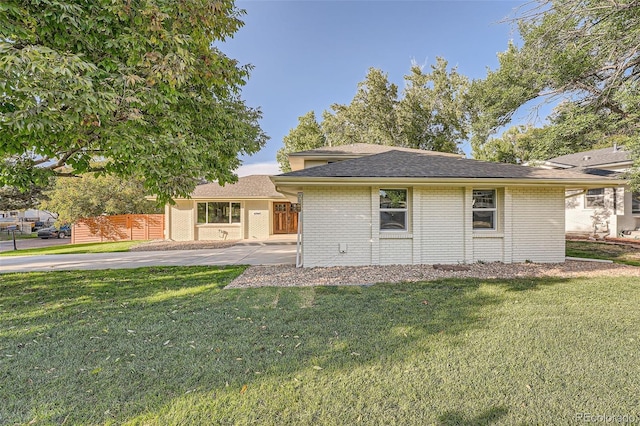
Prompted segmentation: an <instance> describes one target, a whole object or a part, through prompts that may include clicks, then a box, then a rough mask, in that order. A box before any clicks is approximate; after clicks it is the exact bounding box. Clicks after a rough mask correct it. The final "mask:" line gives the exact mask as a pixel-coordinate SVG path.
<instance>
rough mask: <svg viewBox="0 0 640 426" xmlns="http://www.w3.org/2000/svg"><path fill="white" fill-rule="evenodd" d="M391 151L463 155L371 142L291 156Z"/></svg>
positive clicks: (342, 154) (359, 154) (369, 153)
mask: <svg viewBox="0 0 640 426" xmlns="http://www.w3.org/2000/svg"><path fill="white" fill-rule="evenodd" d="M389 151H404V152H415V153H421V154H431V155H444V156H447V157H461V154H451V153H447V152H437V151H426V150H423V149H413V148H403V147H398V146H390V145H376V144H369V143H353V144H349V145H338V146H324V147H322V148H316V149H310V150H307V151H298V152H292V153H291V154H289V156H290V157H309V156H320V157H325V156H353V155H357V156H361V155H372V154H380V153H383V152H389Z"/></svg>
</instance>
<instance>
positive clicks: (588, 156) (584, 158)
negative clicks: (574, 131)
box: [582, 155, 591, 161]
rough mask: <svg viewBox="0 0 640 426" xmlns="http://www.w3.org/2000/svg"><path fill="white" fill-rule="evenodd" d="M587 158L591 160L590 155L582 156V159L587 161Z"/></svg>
mask: <svg viewBox="0 0 640 426" xmlns="http://www.w3.org/2000/svg"><path fill="white" fill-rule="evenodd" d="M589 160H591V156H590V155H585V156H584V157H582V161H589Z"/></svg>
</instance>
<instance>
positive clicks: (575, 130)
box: [469, 0, 640, 157]
mask: <svg viewBox="0 0 640 426" xmlns="http://www.w3.org/2000/svg"><path fill="white" fill-rule="evenodd" d="M534 5H535V7H532V8H530V9H528V10H526V11H523V12H522V13H521V15H520V16H519V18H518V25H519V30H520V34H521V36H522V39H523V40H524V43H523V44H522V46H521V47H516V46H515V45H510V46H509V48H508V50H507V51H506V52H504V53H502V54H501V55H499V61H500V66H499V68H498V69H497V70H495V71H489V73H488V75H487V77H486V79H484V80H481V81H476V82H474V83H473V85H472V88H471V92H470V93H471V96H470V98H469V99H471V100H472V102H471V104H472V105H473V106H472V108H471V110H472V112H473V114H472V118H473V130H474V137H473V141H472V146H473V149H474V154H475V153H479V152H481V151H482V149H483V145H484V144H485V143H487V141H488V140H489V139H490V135H491V134H492V133H493V132H495V131H496V130H497V129H499V128H500V127H501V126H505V125H508V124H509V123H510V121H511V118H512V116H513V114H514V112H515V111H516V110H518V109H519V108H520V107H522V106H523V105H525V104H527V103H528V102H530V101H540V100H542V101H552V102H557V101H559V100H562V102H561V103H559V106H558V107H557V108H556V111H555V112H554V114H553V116H552V117H551V120H550V123H549V124H548V125H547V126H545V128H544V132H543V133H541V134H540V135H541V136H543V138H541V139H540V140H539V143H540V144H541V145H542V149H538V150H537V151H538V152H539V155H546V156H547V157H553V156H555V155H562V154H566V153H568V152H575V151H579V150H583V149H589V148H591V147H596V146H599V145H601V144H602V143H603V141H609V142H611V141H614V140H615V141H617V142H623V143H625V144H626V145H627V147H628V148H629V149H631V150H632V151H633V152H636V151H637V149H638V148H637V145H638V141H639V140H640V138H639V136H640V109H638V105H640V86H639V84H640V44H639V43H638V40H640V1H637V0H623V1H601V0H538V1H537V2H535V3H534ZM529 105H530V103H529Z"/></svg>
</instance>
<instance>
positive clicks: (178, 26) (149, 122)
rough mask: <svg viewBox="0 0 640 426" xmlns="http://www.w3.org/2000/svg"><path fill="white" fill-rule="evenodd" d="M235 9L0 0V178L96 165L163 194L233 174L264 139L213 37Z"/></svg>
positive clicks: (239, 80)
mask: <svg viewBox="0 0 640 426" xmlns="http://www.w3.org/2000/svg"><path fill="white" fill-rule="evenodd" d="M242 14H243V11H242V10H239V9H237V8H236V7H235V5H234V2H233V1H232V0H216V1H213V0H202V1H200V0H186V1H169V0H144V1H141V0H96V1H93V2H86V1H82V0H55V1H53V0H39V1H35V0H32V1H16V0H9V1H5V2H3V3H2V4H1V5H0V165H1V166H2V168H1V169H0V185H4V184H7V185H12V186H16V187H19V188H28V187H29V186H31V185H33V184H40V183H43V182H45V181H46V180H47V179H48V178H49V177H50V176H51V175H53V174H57V175H59V176H64V175H69V176H72V175H77V174H81V173H85V172H92V171H100V172H104V173H109V174H114V175H117V176H120V177H122V178H127V177H130V176H143V178H144V187H145V188H146V190H147V191H148V192H150V193H154V194H157V195H158V199H159V200H160V201H167V200H169V199H170V198H171V197H173V196H186V195H188V194H189V193H190V192H191V191H192V189H193V188H194V187H195V185H196V184H197V182H198V181H199V180H200V179H201V178H205V179H208V180H218V181H219V182H222V183H224V182H229V181H233V180H234V179H235V176H234V174H233V170H234V169H236V168H237V167H238V166H239V160H238V154H243V153H246V154H251V153H254V152H256V151H258V150H259V149H260V148H261V147H262V145H263V144H264V142H265V140H266V136H265V135H264V134H263V132H262V131H261V130H260V127H259V125H258V119H259V118H260V112H259V111H258V110H256V109H252V108H249V107H247V106H246V105H245V104H244V102H243V101H242V100H241V99H240V98H239V90H240V87H241V86H242V85H243V84H244V83H245V81H246V79H247V78H248V72H249V67H248V66H240V65H239V64H238V63H237V62H236V61H235V60H233V59H231V58H229V57H227V56H225V55H224V54H223V53H222V52H221V51H220V50H219V49H218V48H217V47H216V46H215V44H214V43H215V42H218V41H221V40H224V39H225V38H227V37H230V36H232V35H233V34H234V33H235V32H236V31H237V30H238V29H239V28H240V27H241V25H242V21H241V20H240V17H241V15H242ZM96 158H98V159H100V160H102V162H101V164H100V166H95V165H94V163H93V160H94V159H96Z"/></svg>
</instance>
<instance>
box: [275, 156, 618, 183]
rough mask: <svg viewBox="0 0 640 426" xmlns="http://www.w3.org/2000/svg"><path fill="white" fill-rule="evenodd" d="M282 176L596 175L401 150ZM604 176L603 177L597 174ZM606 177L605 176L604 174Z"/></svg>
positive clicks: (509, 177) (506, 176)
mask: <svg viewBox="0 0 640 426" xmlns="http://www.w3.org/2000/svg"><path fill="white" fill-rule="evenodd" d="M278 176H282V177H301V178H302V177H306V178H332V177H335V178H344V177H354V178H453V179H456V178H457V179H459V178H468V179H474V178H476V179H480V178H482V179H487V178H494V179H558V180H563V179H580V180H589V179H590V178H592V179H593V178H596V176H593V175H589V174H585V173H581V172H579V171H568V170H557V169H542V168H537V167H527V166H519V165H515V164H504V163H491V162H486V161H478V160H470V159H467V158H461V157H450V156H441V155H430V154H424V153H415V152H403V151H398V150H393V151H388V152H383V153H380V154H375V155H369V156H365V157H361V158H355V159H352V160H345V161H340V162H336V163H331V164H328V165H326V166H319V167H311V168H308V169H303V170H298V171H295V172H289V173H284V174H281V175H278ZM598 179H600V180H602V179H603V178H602V177H598ZM604 179H606V178H604Z"/></svg>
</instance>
